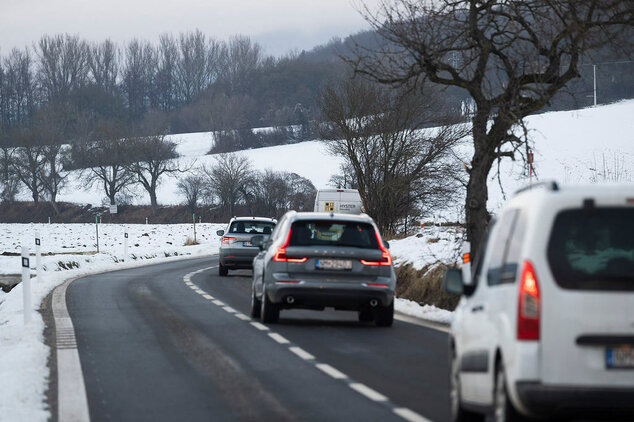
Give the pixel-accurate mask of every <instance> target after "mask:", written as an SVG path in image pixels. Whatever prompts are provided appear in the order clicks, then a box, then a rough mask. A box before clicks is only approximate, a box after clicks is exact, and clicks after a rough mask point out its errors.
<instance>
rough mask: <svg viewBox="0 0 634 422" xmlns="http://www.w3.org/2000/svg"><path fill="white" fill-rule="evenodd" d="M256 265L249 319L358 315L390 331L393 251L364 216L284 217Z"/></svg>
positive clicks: (258, 240) (260, 240) (258, 241)
mask: <svg viewBox="0 0 634 422" xmlns="http://www.w3.org/2000/svg"><path fill="white" fill-rule="evenodd" d="M251 243H252V244H254V245H258V246H260V247H261V248H262V252H260V253H259V254H258V255H257V257H256V258H255V259H254V260H253V284H252V294H251V316H252V317H253V318H257V317H261V318H262V321H263V322H267V323H273V322H276V321H277V320H278V319H279V314H280V310H282V309H291V308H304V309H313V310H323V309H324V308H326V307H333V308H335V309H338V310H349V311H356V312H358V316H359V320H360V321H363V322H370V321H374V322H375V323H376V324H377V325H378V326H391V325H392V321H393V318H394V289H395V287H396V275H395V274H394V269H393V268H392V258H391V256H390V253H389V251H388V249H387V248H388V247H389V245H388V244H387V243H386V242H383V240H382V239H381V236H380V234H379V231H378V229H377V227H376V225H375V224H374V222H373V221H372V219H371V218H370V217H368V216H367V215H365V214H361V215H350V214H334V213H315V212H306V213H297V212H295V211H290V212H288V213H286V214H285V215H284V216H283V217H282V219H281V220H280V222H279V224H278V225H277V227H276V228H275V230H274V231H273V234H272V235H271V237H270V239H268V240H267V239H265V238H264V237H263V236H255V237H253V239H252V240H251Z"/></svg>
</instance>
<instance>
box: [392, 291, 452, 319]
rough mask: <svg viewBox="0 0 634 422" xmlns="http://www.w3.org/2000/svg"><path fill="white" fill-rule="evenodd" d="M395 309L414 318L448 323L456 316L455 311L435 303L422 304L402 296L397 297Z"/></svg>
mask: <svg viewBox="0 0 634 422" xmlns="http://www.w3.org/2000/svg"><path fill="white" fill-rule="evenodd" d="M394 310H396V311H397V312H400V313H403V314H405V315H409V316H411V317H414V318H420V319H424V320H427V321H432V322H437V323H440V324H446V325H449V324H451V323H452V321H453V317H454V313H453V311H448V310H446V309H440V308H437V307H435V306H433V305H422V306H421V305H419V304H418V303H416V302H414V301H412V300H407V299H400V298H397V299H396V301H395V302H394Z"/></svg>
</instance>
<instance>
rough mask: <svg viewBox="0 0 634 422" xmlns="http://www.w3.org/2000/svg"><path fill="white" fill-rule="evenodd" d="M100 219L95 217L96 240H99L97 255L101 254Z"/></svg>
mask: <svg viewBox="0 0 634 422" xmlns="http://www.w3.org/2000/svg"><path fill="white" fill-rule="evenodd" d="M98 218H99V217H95V234H96V235H95V238H96V239H97V253H99V220H98Z"/></svg>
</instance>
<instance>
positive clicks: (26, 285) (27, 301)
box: [22, 246, 31, 324]
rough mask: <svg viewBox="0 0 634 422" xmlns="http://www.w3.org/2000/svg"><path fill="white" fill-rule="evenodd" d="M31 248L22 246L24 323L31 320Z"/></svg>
mask: <svg viewBox="0 0 634 422" xmlns="http://www.w3.org/2000/svg"><path fill="white" fill-rule="evenodd" d="M30 265H31V263H30V261H29V248H26V247H24V246H22V304H23V306H24V323H25V324H28V323H30V322H31V273H30Z"/></svg>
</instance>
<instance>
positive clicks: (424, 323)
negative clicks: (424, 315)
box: [394, 312, 451, 333]
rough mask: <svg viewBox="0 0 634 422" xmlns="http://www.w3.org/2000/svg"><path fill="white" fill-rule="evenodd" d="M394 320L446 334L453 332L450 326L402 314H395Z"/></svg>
mask: <svg viewBox="0 0 634 422" xmlns="http://www.w3.org/2000/svg"><path fill="white" fill-rule="evenodd" d="M394 319H397V320H399V321H403V322H409V323H410V324H415V325H420V326H421V327H427V328H431V329H432V330H438V331H443V332H445V333H448V332H449V331H450V330H451V327H449V325H445V324H441V323H440V322H434V321H427V320H424V319H421V318H416V317H413V316H409V315H405V314H402V313H400V312H395V313H394Z"/></svg>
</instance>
